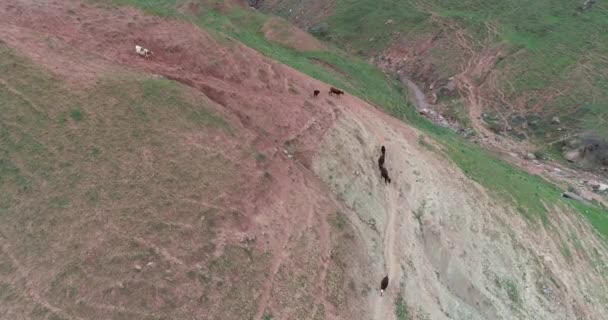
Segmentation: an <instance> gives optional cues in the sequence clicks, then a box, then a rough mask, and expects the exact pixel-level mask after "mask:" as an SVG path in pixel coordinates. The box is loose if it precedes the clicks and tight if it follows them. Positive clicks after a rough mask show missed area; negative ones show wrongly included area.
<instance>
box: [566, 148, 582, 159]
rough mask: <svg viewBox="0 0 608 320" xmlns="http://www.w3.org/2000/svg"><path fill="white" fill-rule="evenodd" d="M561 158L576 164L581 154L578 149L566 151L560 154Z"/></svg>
mask: <svg viewBox="0 0 608 320" xmlns="http://www.w3.org/2000/svg"><path fill="white" fill-rule="evenodd" d="M562 157H563V158H564V159H566V160H568V161H570V162H577V161H579V160H580V159H581V152H580V151H579V150H578V149H573V150H567V151H564V152H563V153H562Z"/></svg>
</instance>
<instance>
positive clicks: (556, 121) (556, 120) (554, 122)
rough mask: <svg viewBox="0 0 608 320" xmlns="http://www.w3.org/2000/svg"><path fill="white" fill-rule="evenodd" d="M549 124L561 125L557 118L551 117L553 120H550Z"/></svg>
mask: <svg viewBox="0 0 608 320" xmlns="http://www.w3.org/2000/svg"><path fill="white" fill-rule="evenodd" d="M551 123H553V124H560V123H561V121H560V120H559V117H553V118H552V119H551Z"/></svg>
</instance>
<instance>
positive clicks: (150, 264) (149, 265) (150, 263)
mask: <svg viewBox="0 0 608 320" xmlns="http://www.w3.org/2000/svg"><path fill="white" fill-rule="evenodd" d="M146 266H147V267H154V262H152V261H150V262H148V263H146Z"/></svg>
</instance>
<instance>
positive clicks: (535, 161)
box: [532, 159, 540, 166]
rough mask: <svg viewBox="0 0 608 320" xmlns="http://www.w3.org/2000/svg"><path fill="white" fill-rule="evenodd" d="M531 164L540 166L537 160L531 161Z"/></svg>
mask: <svg viewBox="0 0 608 320" xmlns="http://www.w3.org/2000/svg"><path fill="white" fill-rule="evenodd" d="M532 163H534V164H535V165H537V166H540V161H538V160H536V159H534V160H532Z"/></svg>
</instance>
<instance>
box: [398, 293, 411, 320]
mask: <svg viewBox="0 0 608 320" xmlns="http://www.w3.org/2000/svg"><path fill="white" fill-rule="evenodd" d="M395 316H396V317H397V320H408V319H409V312H408V309H407V304H406V303H405V299H403V295H401V293H400V294H398V295H397V297H395Z"/></svg>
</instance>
